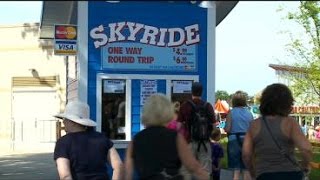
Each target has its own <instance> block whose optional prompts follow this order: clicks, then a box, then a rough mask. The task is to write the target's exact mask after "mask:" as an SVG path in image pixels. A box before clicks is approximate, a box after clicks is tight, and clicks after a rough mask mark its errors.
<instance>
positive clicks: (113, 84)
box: [103, 80, 125, 93]
mask: <svg viewBox="0 0 320 180" xmlns="http://www.w3.org/2000/svg"><path fill="white" fill-rule="evenodd" d="M103 87H104V88H103V93H124V87H125V80H105V81H104V85H103Z"/></svg>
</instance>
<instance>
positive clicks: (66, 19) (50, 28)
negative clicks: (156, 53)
mask: <svg viewBox="0 0 320 180" xmlns="http://www.w3.org/2000/svg"><path fill="white" fill-rule="evenodd" d="M237 3H238V1H216V7H217V8H216V9H217V13H216V26H218V25H219V23H220V22H221V21H222V20H223V19H224V18H225V17H226V16H227V15H228V14H229V12H231V10H232V9H233V8H234V7H235V6H236V5H237ZM77 14H78V6H77V1H43V5H42V13H41V22H40V39H53V38H54V25H55V24H74V25H77Z"/></svg>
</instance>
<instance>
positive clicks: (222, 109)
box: [214, 99, 229, 133]
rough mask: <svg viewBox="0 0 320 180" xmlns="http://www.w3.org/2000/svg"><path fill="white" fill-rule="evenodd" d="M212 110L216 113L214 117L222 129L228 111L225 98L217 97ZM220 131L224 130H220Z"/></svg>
mask: <svg viewBox="0 0 320 180" xmlns="http://www.w3.org/2000/svg"><path fill="white" fill-rule="evenodd" d="M214 111H215V113H216V117H217V118H216V119H218V120H219V125H218V126H217V127H218V128H221V129H223V128H224V127H225V125H226V117H227V114H228V112H229V104H228V103H227V102H226V101H225V100H222V101H221V100H220V99H218V100H217V102H216V104H215V105H214ZM222 133H224V131H223V130H222Z"/></svg>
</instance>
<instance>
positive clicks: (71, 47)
mask: <svg viewBox="0 0 320 180" xmlns="http://www.w3.org/2000/svg"><path fill="white" fill-rule="evenodd" d="M58 49H60V50H75V49H76V45H73V44H58Z"/></svg>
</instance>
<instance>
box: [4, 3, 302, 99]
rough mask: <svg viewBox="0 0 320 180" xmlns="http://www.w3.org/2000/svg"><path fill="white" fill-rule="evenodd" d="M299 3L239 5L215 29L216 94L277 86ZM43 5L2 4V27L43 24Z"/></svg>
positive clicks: (294, 28)
mask: <svg viewBox="0 0 320 180" xmlns="http://www.w3.org/2000/svg"><path fill="white" fill-rule="evenodd" d="M298 4H299V2H298V1H268V2H267V1H240V2H239V3H238V4H237V5H236V7H235V8H234V9H233V10H232V11H231V12H230V13H229V14H228V16H227V17H226V18H225V19H224V20H223V21H222V22H221V23H220V24H219V25H218V26H217V28H216V81H215V83H216V91H217V90H225V91H227V92H228V93H229V94H231V93H234V92H235V91H237V90H243V91H245V92H247V93H248V94H249V95H250V96H253V95H255V94H256V93H258V92H260V91H261V90H263V88H264V87H266V86H267V85H269V84H271V83H276V82H278V79H277V77H276V74H275V70H273V69H272V68H270V67H269V66H268V65H269V64H279V63H280V62H286V63H288V62H290V61H292V59H290V58H288V57H287V54H288V53H287V52H286V50H285V45H286V44H287V43H289V42H290V41H289V38H288V36H287V35H284V34H280V31H284V30H289V31H292V32H295V31H296V32H297V33H299V31H297V29H298V28H297V27H296V26H295V25H294V24H293V23H287V21H285V20H283V18H282V17H284V12H282V13H280V12H277V11H276V10H277V9H278V8H279V7H280V5H281V6H283V7H284V9H285V10H290V11H292V10H295V9H296V8H297V7H298ZM41 8H42V2H41V1H25V2H23V1H16V2H12V1H11V2H10V1H1V2H0V12H1V16H0V25H10V24H20V23H33V22H40V19H41Z"/></svg>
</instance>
